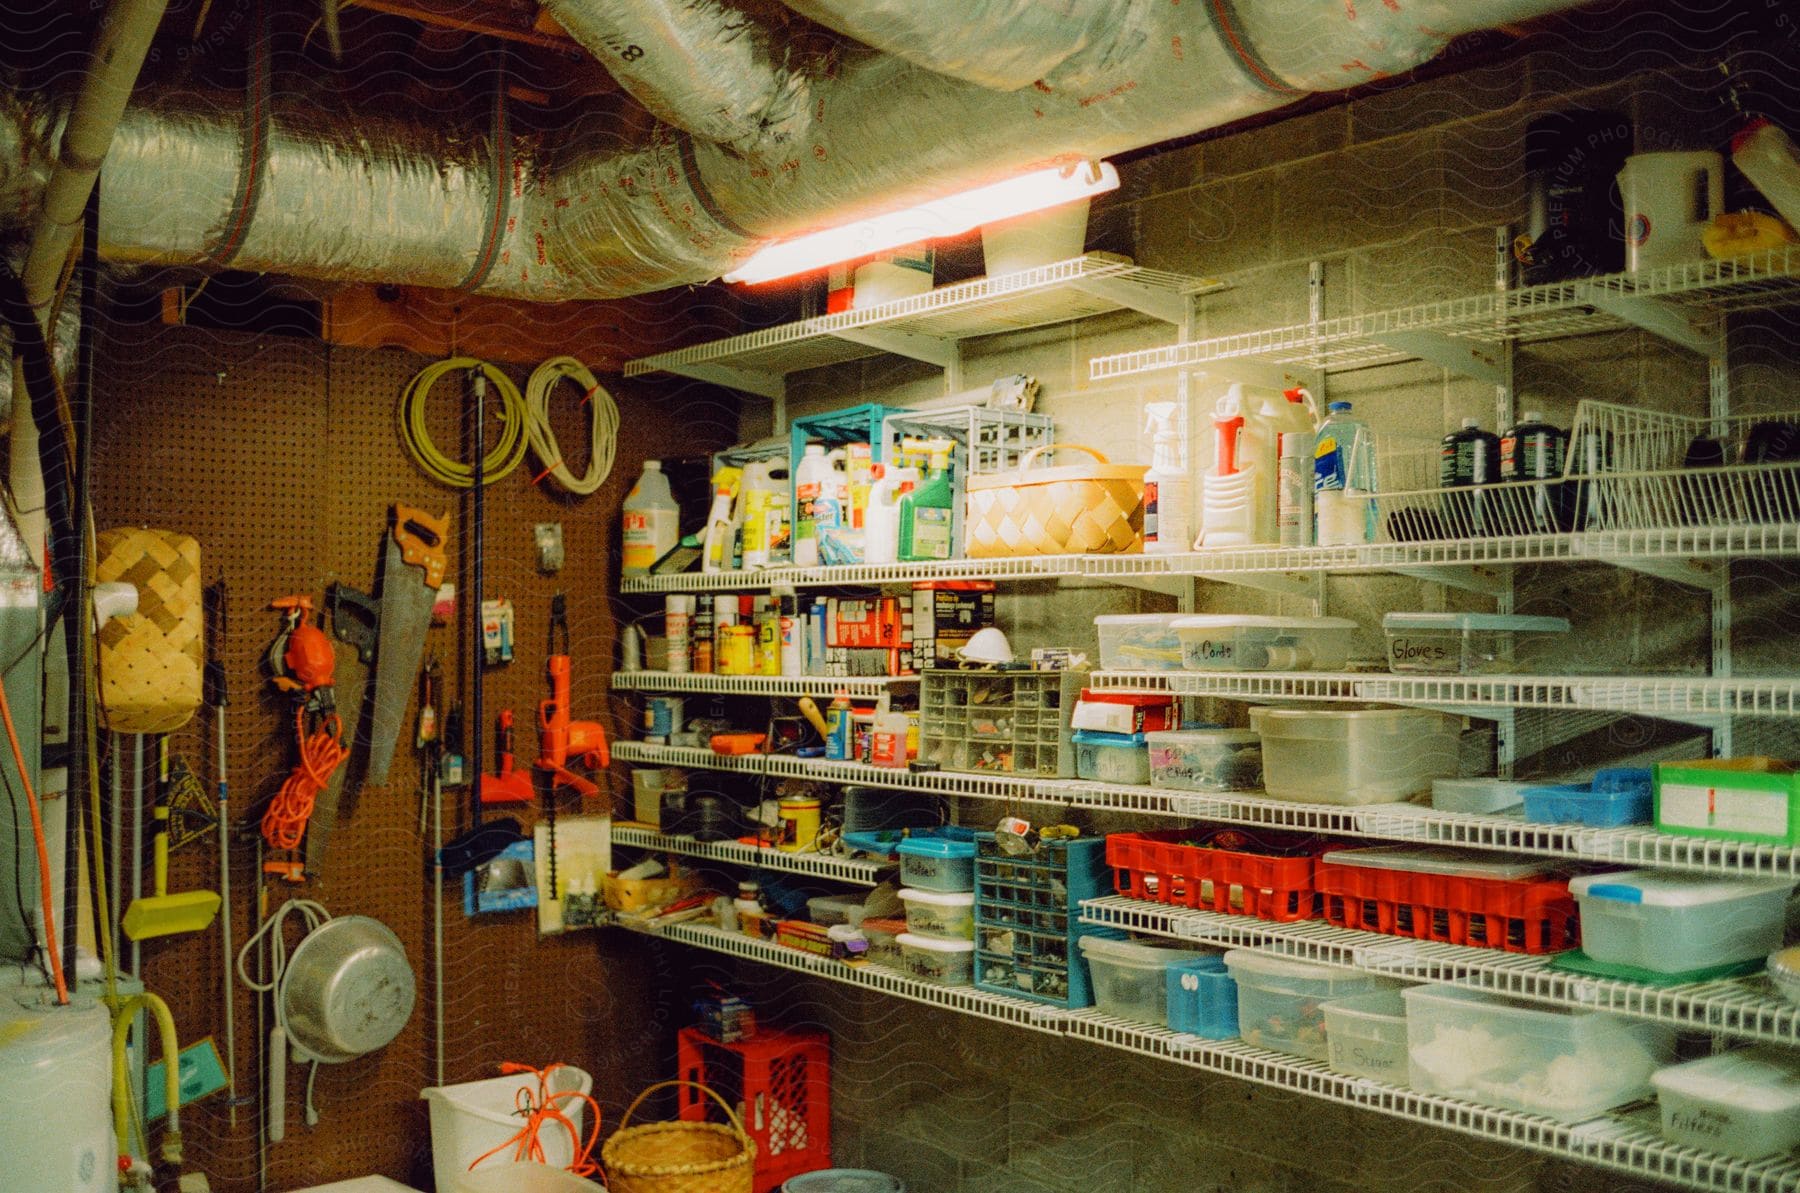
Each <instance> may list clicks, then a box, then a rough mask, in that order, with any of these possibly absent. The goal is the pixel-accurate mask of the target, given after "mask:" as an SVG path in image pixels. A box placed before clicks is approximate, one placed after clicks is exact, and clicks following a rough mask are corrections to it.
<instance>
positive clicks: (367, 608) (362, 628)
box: [325, 580, 381, 666]
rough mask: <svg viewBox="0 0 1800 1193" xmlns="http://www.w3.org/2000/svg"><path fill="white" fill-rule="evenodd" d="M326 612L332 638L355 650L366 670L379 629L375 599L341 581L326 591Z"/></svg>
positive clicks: (372, 658)
mask: <svg viewBox="0 0 1800 1193" xmlns="http://www.w3.org/2000/svg"><path fill="white" fill-rule="evenodd" d="M325 608H326V610H327V612H328V613H329V614H330V616H331V634H332V637H334V638H336V639H337V640H338V641H339V642H342V643H344V644H345V645H347V646H352V647H354V648H355V649H356V657H357V658H358V659H360V660H362V662H363V664H364V665H365V666H367V665H368V664H369V663H370V662H372V661H374V658H375V641H376V636H377V634H378V633H379V630H380V626H381V606H380V605H379V604H377V603H376V601H375V598H374V597H372V596H370V595H369V594H368V593H366V592H364V591H362V590H361V589H360V588H352V587H351V586H350V585H348V584H345V583H344V582H342V581H341V580H340V581H337V582H335V583H333V584H332V585H331V586H330V587H328V588H326V590H325Z"/></svg>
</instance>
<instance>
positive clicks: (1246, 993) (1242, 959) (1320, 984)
mask: <svg viewBox="0 0 1800 1193" xmlns="http://www.w3.org/2000/svg"><path fill="white" fill-rule="evenodd" d="M1225 968H1226V969H1228V970H1230V971H1231V977H1232V980H1233V981H1235V982H1237V987H1238V1034H1240V1035H1242V1036H1243V1037H1244V1042H1245V1043H1246V1044H1254V1045H1255V1046H1256V1047H1258V1048H1272V1049H1274V1050H1275V1051H1277V1052H1289V1053H1292V1054H1293V1055H1295V1056H1304V1057H1308V1058H1310V1059H1312V1060H1328V1059H1329V1058H1330V1052H1329V1049H1328V1048H1327V1046H1326V1042H1325V1031H1326V1028H1325V1005H1326V1004H1327V1003H1330V1002H1333V1001H1336V1000H1338V999H1342V998H1350V997H1352V996H1354V995H1360V994H1373V993H1374V992H1376V991H1378V990H1391V989H1393V988H1394V983H1393V982H1390V981H1388V980H1387V979H1385V978H1378V977H1375V976H1373V975H1371V974H1366V973H1362V972H1360V971H1358V970H1354V969H1349V968H1346V967H1344V966H1341V965H1321V964H1319V963H1318V962H1316V961H1301V960H1298V959H1296V958H1293V957H1280V956H1276V955H1275V954H1273V953H1259V952H1257V951H1256V950H1254V949H1232V950H1231V951H1230V952H1229V953H1226V954H1225Z"/></svg>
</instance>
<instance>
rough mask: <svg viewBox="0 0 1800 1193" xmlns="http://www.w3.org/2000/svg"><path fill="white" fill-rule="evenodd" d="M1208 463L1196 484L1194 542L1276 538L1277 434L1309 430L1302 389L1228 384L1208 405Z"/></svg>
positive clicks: (1269, 540)
mask: <svg viewBox="0 0 1800 1193" xmlns="http://www.w3.org/2000/svg"><path fill="white" fill-rule="evenodd" d="M1213 426H1214V428H1215V446H1214V449H1213V462H1212V466H1211V467H1210V468H1209V469H1208V470H1207V473H1206V476H1205V477H1204V478H1203V480H1202V484H1201V497H1202V509H1201V515H1200V541H1199V543H1198V545H1199V546H1200V547H1242V546H1247V545H1250V544H1255V543H1278V542H1280V541H1281V527H1280V518H1279V513H1278V510H1277V501H1276V497H1277V494H1276V489H1277V486H1278V482H1279V478H1280V465H1281V436H1282V434H1283V433H1284V432H1290V431H1304V432H1305V433H1307V434H1308V435H1311V434H1312V431H1313V410H1312V407H1311V405H1310V403H1309V399H1308V397H1307V395H1306V391H1304V390H1291V391H1287V392H1283V391H1281V390H1278V389H1266V388H1262V387H1258V386H1246V385H1233V386H1232V387H1231V388H1230V389H1228V390H1227V391H1226V392H1225V395H1224V396H1223V397H1221V398H1220V399H1219V401H1218V403H1217V405H1216V406H1214V408H1213Z"/></svg>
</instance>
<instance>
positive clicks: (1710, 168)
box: [1619, 150, 1725, 269]
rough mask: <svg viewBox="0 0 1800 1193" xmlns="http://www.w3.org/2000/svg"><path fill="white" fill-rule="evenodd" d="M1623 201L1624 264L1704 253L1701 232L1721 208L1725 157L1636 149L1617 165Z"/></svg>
mask: <svg viewBox="0 0 1800 1193" xmlns="http://www.w3.org/2000/svg"><path fill="white" fill-rule="evenodd" d="M1619 193H1620V195H1621V196H1622V197H1623V199H1624V201H1625V268H1627V269H1653V268H1655V267H1657V266H1660V265H1685V264H1687V263H1688V262H1690V261H1704V260H1705V259H1706V242H1705V241H1704V240H1703V239H1701V233H1702V232H1704V231H1705V230H1706V225H1707V224H1708V223H1710V222H1711V221H1712V218H1713V217H1714V216H1716V215H1718V214H1719V213H1720V212H1722V211H1724V210H1725V161H1724V159H1723V158H1722V157H1720V155H1718V154H1717V153H1713V152H1711V151H1708V150H1702V151H1698V152H1692V153H1639V154H1636V155H1634V156H1632V157H1628V158H1626V159H1625V168H1624V169H1623V170H1621V171H1619Z"/></svg>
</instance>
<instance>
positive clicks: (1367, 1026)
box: [1324, 990, 1406, 1085]
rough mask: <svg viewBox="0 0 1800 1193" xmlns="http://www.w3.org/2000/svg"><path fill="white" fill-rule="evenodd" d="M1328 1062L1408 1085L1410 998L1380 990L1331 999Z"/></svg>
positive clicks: (1326, 1009) (1357, 1074) (1327, 1019)
mask: <svg viewBox="0 0 1800 1193" xmlns="http://www.w3.org/2000/svg"><path fill="white" fill-rule="evenodd" d="M1324 1012H1325V1043H1326V1047H1327V1053H1328V1054H1327V1056H1326V1059H1325V1063H1326V1064H1328V1065H1330V1066H1331V1067H1332V1068H1334V1069H1336V1070H1337V1071H1338V1072H1340V1073H1349V1074H1350V1075H1351V1076H1353V1077H1367V1078H1369V1079H1371V1080H1373V1081H1387V1082H1391V1083H1393V1084H1395V1085H1405V1084H1406V1000H1405V999H1403V998H1401V997H1400V992H1399V991H1398V990H1376V991H1374V992H1373V993H1370V994H1357V995H1353V996H1351V997H1350V998H1339V999H1335V1000H1333V1001H1332V1002H1328V1003H1326V1004H1325V1007H1324Z"/></svg>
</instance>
